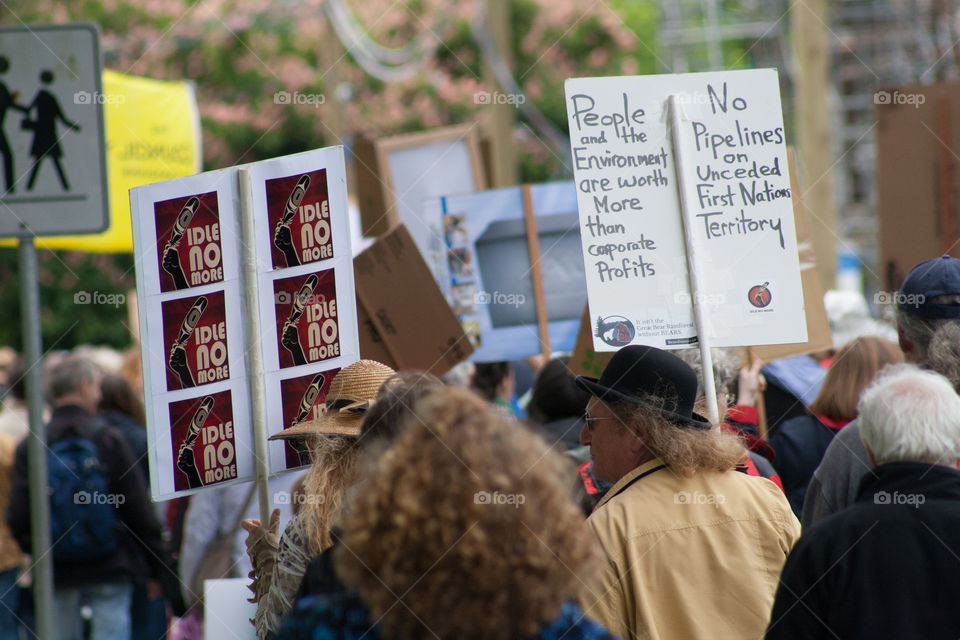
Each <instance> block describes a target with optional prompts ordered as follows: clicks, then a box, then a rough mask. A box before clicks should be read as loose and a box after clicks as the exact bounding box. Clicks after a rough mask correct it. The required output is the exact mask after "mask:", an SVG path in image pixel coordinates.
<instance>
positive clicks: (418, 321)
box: [353, 224, 473, 376]
mask: <svg viewBox="0 0 960 640" xmlns="http://www.w3.org/2000/svg"><path fill="white" fill-rule="evenodd" d="M353 267H354V275H355V278H356V284H357V309H358V314H359V318H360V322H359V327H360V353H361V354H362V355H363V357H364V358H369V359H371V360H376V361H378V362H382V363H384V364H386V365H389V366H391V367H393V368H394V369H396V370H398V371H399V370H402V369H417V370H421V371H427V372H429V373H432V374H434V375H438V376H439V375H443V374H444V373H446V372H447V371H449V370H450V369H451V368H452V367H453V366H455V365H456V364H458V363H459V362H461V361H463V360H464V359H466V358H467V357H468V356H469V355H470V353H471V352H472V351H473V346H472V345H471V344H470V340H469V339H468V338H467V336H466V334H465V333H464V331H463V328H462V327H461V326H460V323H459V322H458V321H457V317H456V316H455V315H454V314H453V312H452V311H451V310H450V306H449V305H448V304H447V301H446V300H445V299H444V297H443V293H442V292H441V291H440V288H439V287H438V286H437V284H436V282H434V280H433V277H432V274H431V273H430V270H429V269H428V268H427V265H426V263H425V262H424V261H423V257H422V256H421V255H420V253H419V251H418V250H417V246H416V245H415V244H414V241H413V238H412V237H411V236H410V232H409V231H408V230H407V228H406V226H405V225H402V224H401V225H399V226H397V227H395V228H393V229H392V230H390V231H389V232H388V233H386V234H385V235H382V236H380V238H378V239H377V241H376V242H375V243H374V244H373V245H372V246H370V247H368V248H367V249H366V250H365V251H363V252H362V253H360V254H359V255H358V256H357V257H356V258H354V260H353Z"/></svg>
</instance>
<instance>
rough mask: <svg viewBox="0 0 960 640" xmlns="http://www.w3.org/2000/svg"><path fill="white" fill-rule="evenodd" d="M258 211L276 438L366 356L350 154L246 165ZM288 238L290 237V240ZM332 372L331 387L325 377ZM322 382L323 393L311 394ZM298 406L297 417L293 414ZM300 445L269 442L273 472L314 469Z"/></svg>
mask: <svg viewBox="0 0 960 640" xmlns="http://www.w3.org/2000/svg"><path fill="white" fill-rule="evenodd" d="M244 170H245V171H247V172H248V174H247V175H248V176H249V184H250V197H251V202H252V203H253V208H254V210H255V211H263V212H266V215H264V216H262V217H258V218H256V220H255V229H256V234H255V237H256V243H257V244H256V251H257V263H258V265H259V266H260V267H263V266H264V265H267V266H268V268H266V269H263V268H260V269H258V275H257V281H258V295H259V298H260V309H259V311H260V329H261V338H262V341H263V342H262V346H263V370H264V384H265V385H266V405H267V431H268V435H273V434H275V433H277V432H279V431H282V430H283V429H287V428H289V427H291V426H293V424H294V423H295V422H296V421H297V416H298V415H299V413H300V412H299V408H300V407H301V405H302V404H304V403H307V404H309V405H310V407H309V408H306V407H305V410H306V411H307V412H308V417H307V418H302V419H300V421H301V422H302V421H304V420H308V419H312V417H318V415H319V413H318V412H322V411H323V408H324V407H325V404H324V402H325V399H326V393H327V390H328V389H329V387H330V381H331V380H332V379H333V376H334V375H336V372H337V371H339V370H340V369H341V368H343V367H345V366H347V365H350V364H353V363H354V362H356V361H357V360H359V359H360V345H359V334H358V332H357V328H356V327H357V309H356V295H355V293H354V283H353V259H352V256H353V252H352V251H351V248H350V228H349V219H348V211H347V184H346V174H345V171H344V157H343V148H342V147H331V148H329V149H320V150H317V151H310V152H308V153H304V154H297V155H293V156H287V157H284V158H277V159H274V160H267V161H264V162H259V163H256V164H253V165H249V166H248V167H245V168H244ZM288 231H289V233H288ZM318 374H322V375H323V381H322V382H320V380H319V379H317V378H316V376H317V375H318ZM314 382H316V383H317V384H316V387H315V388H316V389H317V392H316V393H314V392H313V391H309V393H308V390H309V388H310V385H311V384H314ZM290 407H297V408H298V410H297V412H293V411H291V410H290ZM295 444H296V443H293V442H290V441H284V440H279V441H277V440H274V441H271V442H270V443H269V453H270V470H271V471H280V470H284V469H291V468H296V467H299V466H302V465H305V464H308V461H307V458H306V456H303V459H302V460H301V459H300V455H299V454H300V453H302V450H301V449H298V448H297V447H296V446H295Z"/></svg>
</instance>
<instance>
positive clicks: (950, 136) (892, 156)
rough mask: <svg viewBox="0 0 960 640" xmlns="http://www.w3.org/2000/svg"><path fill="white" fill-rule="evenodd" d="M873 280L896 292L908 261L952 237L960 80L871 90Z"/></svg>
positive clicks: (938, 250)
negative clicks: (874, 230) (876, 253)
mask: <svg viewBox="0 0 960 640" xmlns="http://www.w3.org/2000/svg"><path fill="white" fill-rule="evenodd" d="M874 96H875V99H874V105H875V106H874V115H875V118H876V121H877V126H876V132H877V134H876V135H877V189H878V196H879V203H878V204H879V206H878V209H877V223H878V226H879V230H880V234H879V237H880V247H879V253H880V256H879V257H880V262H879V267H880V269H879V270H880V273H879V274H878V275H879V276H880V284H881V288H882V289H884V290H886V291H896V290H897V289H898V288H899V287H900V284H901V283H902V282H903V279H904V278H905V277H906V275H907V274H908V273H909V272H910V269H912V268H913V267H914V266H916V265H917V264H919V263H920V262H923V261H924V260H930V259H931V258H936V257H937V256H939V255H942V254H944V253H948V254H950V255H952V256H954V257H960V243H958V242H957V240H958V237H957V231H958V230H960V223H958V217H960V212H958V198H957V195H956V194H958V193H960V170H958V167H960V163H958V162H957V159H956V152H955V151H953V149H960V84H955V83H950V84H947V83H941V84H931V85H909V86H903V87H898V88H896V89H893V88H881V89H878V90H877V92H876V93H875V94H874Z"/></svg>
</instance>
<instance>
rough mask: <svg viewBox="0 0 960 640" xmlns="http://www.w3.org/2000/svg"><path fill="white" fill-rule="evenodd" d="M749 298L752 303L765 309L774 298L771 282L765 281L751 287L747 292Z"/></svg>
mask: <svg viewBox="0 0 960 640" xmlns="http://www.w3.org/2000/svg"><path fill="white" fill-rule="evenodd" d="M747 299H748V300H749V301H750V304H752V305H753V306H755V307H756V308H758V309H763V308H764V307H766V306H768V305H769V304H770V301H771V300H773V294H771V293H770V283H769V282H764V283H763V284H758V285H756V286H755V287H750V292H749V293H747Z"/></svg>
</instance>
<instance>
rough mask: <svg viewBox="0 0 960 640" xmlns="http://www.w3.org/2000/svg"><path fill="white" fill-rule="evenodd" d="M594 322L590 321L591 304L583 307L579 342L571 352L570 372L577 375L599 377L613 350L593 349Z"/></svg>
mask: <svg viewBox="0 0 960 640" xmlns="http://www.w3.org/2000/svg"><path fill="white" fill-rule="evenodd" d="M592 329H593V323H592V322H591V321H590V307H589V305H588V306H586V307H584V309H583V319H582V320H581V321H580V331H578V332H577V342H576V344H574V346H573V353H571V354H570V365H569V369H570V373H571V374H573V375H575V376H590V377H592V378H599V377H600V374H602V373H603V370H604V369H605V368H606V366H607V363H608V362H610V358H612V357H613V352H612V351H594V350H593V330H592Z"/></svg>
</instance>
